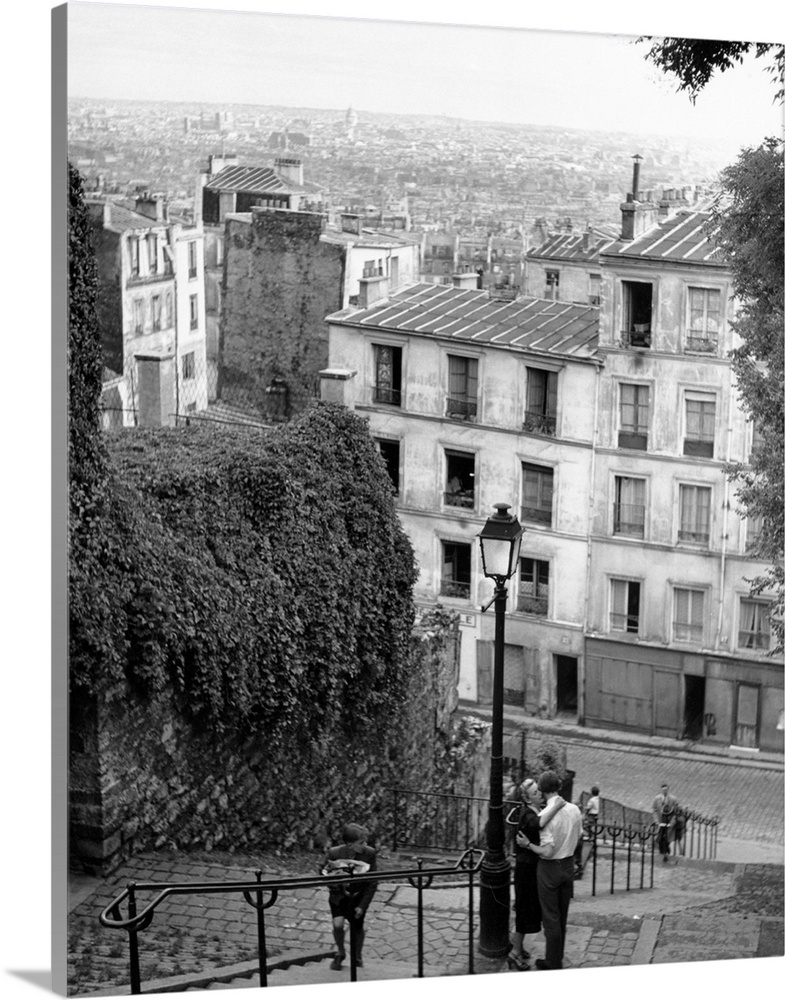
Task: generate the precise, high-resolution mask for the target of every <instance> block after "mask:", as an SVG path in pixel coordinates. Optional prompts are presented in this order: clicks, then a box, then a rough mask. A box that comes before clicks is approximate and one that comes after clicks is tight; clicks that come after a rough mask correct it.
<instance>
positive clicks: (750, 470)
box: [710, 139, 785, 651]
mask: <svg viewBox="0 0 785 1000" xmlns="http://www.w3.org/2000/svg"><path fill="white" fill-rule="evenodd" d="M722 187H723V192H724V195H725V197H724V198H723V199H722V200H721V201H720V202H718V203H717V205H716V207H715V209H714V211H713V213H712V218H711V223H710V224H711V227H712V235H713V238H714V239H715V240H716V241H717V243H718V244H719V246H720V247H721V248H722V250H723V252H724V254H725V256H726V258H727V260H728V262H729V264H730V267H731V271H732V274H733V283H734V289H735V294H736V296H737V298H738V300H739V306H738V308H737V311H736V318H735V320H734V321H733V323H732V326H733V328H734V330H735V331H736V332H737V333H738V334H739V336H740V337H741V341H742V345H741V347H739V348H738V349H737V350H735V351H733V352H732V355H731V360H732V366H733V372H734V376H735V379H736V386H737V389H738V391H739V394H740V397H741V404H742V407H743V408H744V410H745V411H746V412H747V413H748V414H749V419H750V420H751V421H752V422H753V424H754V426H755V429H756V435H757V437H758V439H759V447H758V448H757V449H756V450H755V452H754V453H753V455H752V456H751V458H750V463H749V465H747V466H739V465H736V466H732V467H730V468H729V469H728V473H729V475H730V478H731V480H732V481H734V482H737V483H738V484H739V490H738V492H737V497H738V499H739V501H740V502H741V505H742V511H743V513H744V515H745V516H746V517H756V518H760V520H761V524H762V530H761V531H760V534H759V541H758V543H757V550H756V552H755V554H756V555H757V556H759V557H760V558H762V559H765V560H767V561H770V562H771V563H772V565H771V568H770V569H769V571H768V572H767V573H765V574H763V575H762V576H759V577H756V578H755V579H754V580H752V581H751V583H752V590H751V593H752V594H753V595H755V594H760V593H762V592H764V591H771V590H773V591H774V592H775V593H776V595H777V597H776V600H775V603H774V608H773V612H774V614H773V617H772V628H773V632H774V634H775V635H776V637H777V651H780V650H781V649H782V646H783V621H782V615H783V605H784V601H785V574H783V566H782V554H783V547H784V546H785V528H784V526H783V519H784V515H783V510H784V504H785V490H784V489H783V449H784V448H785V437H784V435H783V426H784V425H785V410H784V406H783V401H784V399H785V396H784V395H783V394H784V393H785V379H784V377H783V328H784V323H785V315H784V313H783V268H784V267H785V259H784V258H783V238H784V234H785V212H784V210H783V146H782V143H781V142H779V141H777V140H775V139H769V140H767V141H766V142H764V143H763V144H762V145H761V146H759V147H758V148H757V149H745V150H744V151H743V152H742V154H741V156H740V157H739V159H738V161H737V162H736V163H735V164H733V165H732V166H730V167H727V168H726V169H725V170H724V171H723V173H722Z"/></svg>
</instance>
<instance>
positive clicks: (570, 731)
mask: <svg viewBox="0 0 785 1000" xmlns="http://www.w3.org/2000/svg"><path fill="white" fill-rule="evenodd" d="M458 713H459V715H464V716H465V715H475V716H477V717H478V718H480V719H483V720H485V721H487V722H490V721H491V717H492V714H493V711H492V708H491V706H490V705H478V704H476V703H475V702H472V701H466V700H464V699H461V701H460V702H459V705H458ZM523 725H525V726H526V728H527V730H529V731H531V732H532V733H540V732H543V733H550V734H551V735H552V736H554V737H555V738H557V739H558V738H564V739H570V740H577V741H579V742H581V743H587V744H591V743H598V744H602V743H613V744H617V745H623V746H634V747H641V748H645V749H648V750H650V751H651V752H652V753H657V752H661V753H663V754H668V755H675V754H678V755H695V756H696V757H697V758H699V759H706V758H712V759H716V761H717V762H720V763H721V762H725V763H728V764H733V765H739V764H741V765H742V766H744V764H745V763H747V764H750V765H753V766H755V767H760V768H765V769H767V770H768V769H771V770H780V771H781V770H783V766H785V756H784V755H783V753H782V752H780V753H773V752H769V751H763V750H751V749H748V748H745V747H734V746H721V745H718V744H713V743H711V744H710V743H696V742H692V741H690V740H676V739H671V738H669V737H667V736H647V735H646V734H645V733H633V732H629V731H627V730H619V729H597V728H592V729H588V728H586V726H579V725H578V724H577V722H575V721H572V719H571V718H570V719H566V718H556V719H542V718H540V717H539V716H536V715H530V714H529V713H528V712H526V711H525V710H524V709H522V708H520V707H518V706H517V705H505V706H504V727H505V729H519V728H520V727H521V726H523Z"/></svg>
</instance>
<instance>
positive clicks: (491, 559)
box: [479, 503, 525, 581]
mask: <svg viewBox="0 0 785 1000" xmlns="http://www.w3.org/2000/svg"><path fill="white" fill-rule="evenodd" d="M494 507H495V508H496V511H497V513H496V514H493V515H492V516H491V517H489V518H488V520H487V521H486V522H485V526H484V528H483V529H482V531H481V532H480V535H479V538H480V554H481V556H482V571H483V573H484V574H485V576H487V577H490V578H491V579H493V580H497V581H498V580H509V579H510V577H511V576H512V575H513V573H514V572H515V570H516V568H517V566H518V557H519V555H520V551H521V539H522V538H523V532H524V530H525V529H523V528H522V527H521V525H520V523H519V522H518V518H517V517H514V516H512V515H511V514H509V513H507V512H508V510H509V504H500V503H499V504H494Z"/></svg>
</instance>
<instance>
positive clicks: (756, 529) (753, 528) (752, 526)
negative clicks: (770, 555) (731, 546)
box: [744, 515, 763, 555]
mask: <svg viewBox="0 0 785 1000" xmlns="http://www.w3.org/2000/svg"><path fill="white" fill-rule="evenodd" d="M744 523H745V524H746V525H747V542H746V546H745V549H744V551H745V552H746V553H747V554H748V555H756V554H757V553H758V546H759V544H760V540H761V533H762V531H763V518H762V517H761V516H760V515H758V516H756V517H748V518H745V521H744Z"/></svg>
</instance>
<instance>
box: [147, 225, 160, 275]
mask: <svg viewBox="0 0 785 1000" xmlns="http://www.w3.org/2000/svg"><path fill="white" fill-rule="evenodd" d="M147 267H148V270H149V271H150V274H158V237H157V236H155V235H154V234H153V233H150V235H149V236H148V237H147Z"/></svg>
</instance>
